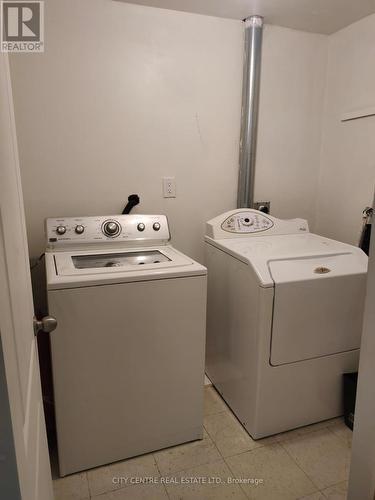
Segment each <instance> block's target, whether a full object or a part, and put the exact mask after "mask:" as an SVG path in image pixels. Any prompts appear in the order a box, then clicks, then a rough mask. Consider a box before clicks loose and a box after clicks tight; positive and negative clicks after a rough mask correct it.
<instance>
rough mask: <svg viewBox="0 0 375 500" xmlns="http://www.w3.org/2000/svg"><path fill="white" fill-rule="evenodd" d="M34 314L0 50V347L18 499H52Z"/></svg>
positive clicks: (9, 102)
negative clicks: (19, 496) (0, 346)
mask: <svg viewBox="0 0 375 500" xmlns="http://www.w3.org/2000/svg"><path fill="white" fill-rule="evenodd" d="M33 315H34V312H33V299H32V292H31V280H30V270H29V255H28V249H27V239H26V229H25V218H24V208H23V200H22V191H21V182H20V172H19V164H18V152H17V141H16V134H15V123H14V113H13V101H12V92H11V85H10V75H9V63H8V57H7V54H0V336H1V345H2V351H3V356H4V368H5V379H6V385H7V391H8V398H9V407H10V417H11V427H12V429H11V430H12V431H13V440H14V448H15V459H16V469H17V473H18V482H19V490H20V494H21V498H22V500H51V499H52V498H53V493H52V480H51V469H50V463H49V457H48V448H47V438H46V431H45V423H44V414H43V404H42V395H41V387H40V378H39V365H38V356H37V345H36V340H35V337H34V333H33ZM0 361H1V360H0ZM0 404H2V405H3V404H4V402H3V401H1V403H0ZM2 458H3V459H4V457H2ZM5 460H7V457H5ZM7 480H8V481H10V480H11V478H7ZM0 489H1V486H0ZM0 496H1V491H0ZM4 500H5V498H4Z"/></svg>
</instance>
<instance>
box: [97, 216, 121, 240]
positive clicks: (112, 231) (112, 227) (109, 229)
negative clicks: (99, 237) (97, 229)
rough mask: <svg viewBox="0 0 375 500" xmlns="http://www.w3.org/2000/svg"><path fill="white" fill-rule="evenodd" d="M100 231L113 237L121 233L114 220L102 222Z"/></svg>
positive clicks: (118, 225)
mask: <svg viewBox="0 0 375 500" xmlns="http://www.w3.org/2000/svg"><path fill="white" fill-rule="evenodd" d="M102 231H103V233H104V234H105V235H106V236H109V237H110V238H115V237H116V236H118V235H119V234H120V233H121V226H120V224H119V223H118V222H117V221H116V220H108V221H105V222H104V223H103V226H102Z"/></svg>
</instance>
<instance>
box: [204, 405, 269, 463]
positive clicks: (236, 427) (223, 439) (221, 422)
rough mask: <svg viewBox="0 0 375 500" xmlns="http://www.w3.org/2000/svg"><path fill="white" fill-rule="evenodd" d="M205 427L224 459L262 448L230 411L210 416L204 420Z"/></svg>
mask: <svg viewBox="0 0 375 500" xmlns="http://www.w3.org/2000/svg"><path fill="white" fill-rule="evenodd" d="M204 427H205V429H206V431H207V432H208V434H209V435H210V437H211V439H212V441H213V442H214V443H215V444H216V446H217V448H218V450H219V452H220V453H221V455H222V456H223V457H229V456H231V455H238V453H243V452H244V451H249V450H253V449H254V448H258V447H259V446H261V444H260V442H257V441H254V440H253V439H252V438H251V437H250V436H249V434H248V433H247V432H246V431H245V429H244V428H243V427H242V425H241V424H240V423H239V421H238V420H237V419H236V417H235V416H234V415H233V413H231V412H229V411H224V412H221V413H216V414H214V415H208V416H207V417H205V419H204Z"/></svg>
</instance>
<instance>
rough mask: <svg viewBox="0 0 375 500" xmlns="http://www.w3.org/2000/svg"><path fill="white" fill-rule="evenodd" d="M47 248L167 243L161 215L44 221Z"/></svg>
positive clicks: (168, 233)
mask: <svg viewBox="0 0 375 500" xmlns="http://www.w3.org/2000/svg"><path fill="white" fill-rule="evenodd" d="M45 229H46V237H47V247H48V248H58V247H61V246H63V247H66V246H69V245H72V246H73V245H77V244H88V243H107V244H108V243H113V242H116V241H118V242H125V241H126V242H129V243H130V242H132V241H134V242H137V241H139V240H147V242H150V243H151V244H152V242H166V241H168V240H170V232H169V226H168V220H167V217H166V216H165V215H138V214H137V215H132V214H129V215H109V216H104V217H103V216H102V217H57V218H50V219H46V223H45Z"/></svg>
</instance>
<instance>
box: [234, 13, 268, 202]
mask: <svg viewBox="0 0 375 500" xmlns="http://www.w3.org/2000/svg"><path fill="white" fill-rule="evenodd" d="M244 22H245V57H244V72H243V88H242V117H241V120H242V121H241V138H240V161H239V164H240V168H239V176H238V195H237V207H238V208H246V207H247V208H251V207H252V206H253V204H254V179H255V159H256V146H257V131H258V107H259V81H260V61H261V55H262V34H263V18H262V17H261V16H250V17H247V18H246V19H245V20H244Z"/></svg>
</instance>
